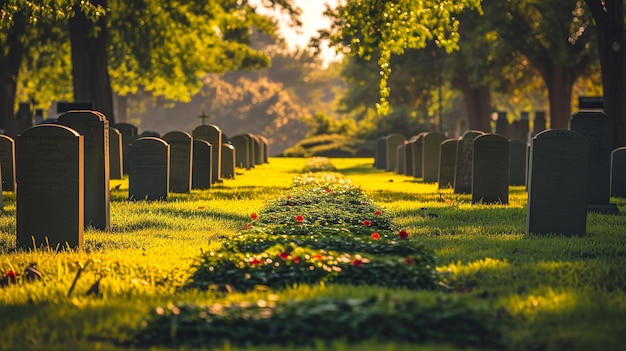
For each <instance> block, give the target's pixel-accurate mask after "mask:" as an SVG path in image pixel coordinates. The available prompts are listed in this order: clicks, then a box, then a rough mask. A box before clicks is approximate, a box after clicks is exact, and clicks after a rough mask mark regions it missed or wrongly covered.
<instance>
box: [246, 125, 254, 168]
mask: <svg viewBox="0 0 626 351" xmlns="http://www.w3.org/2000/svg"><path fill="white" fill-rule="evenodd" d="M244 137H246V138H248V139H249V142H248V144H249V145H248V146H249V147H250V148H249V155H248V157H249V158H248V164H249V165H250V168H254V167H255V164H256V160H255V159H256V148H257V147H256V143H255V142H254V135H253V134H250V133H246V134H244Z"/></svg>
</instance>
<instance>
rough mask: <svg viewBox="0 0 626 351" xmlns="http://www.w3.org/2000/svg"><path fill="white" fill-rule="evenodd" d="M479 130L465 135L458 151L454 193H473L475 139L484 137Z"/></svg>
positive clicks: (470, 131)
mask: <svg viewBox="0 0 626 351" xmlns="http://www.w3.org/2000/svg"><path fill="white" fill-rule="evenodd" d="M484 134H485V133H484V132H481V131H478V130H468V131H466V132H465V133H463V137H462V138H461V140H459V143H458V145H457V150H456V167H455V169H454V193H455V194H471V193H472V164H473V158H474V139H475V138H476V137H478V136H481V135H484Z"/></svg>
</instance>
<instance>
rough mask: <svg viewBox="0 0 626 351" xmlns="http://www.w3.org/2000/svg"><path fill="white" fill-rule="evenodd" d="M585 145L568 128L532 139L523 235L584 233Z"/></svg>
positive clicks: (585, 216) (586, 151) (555, 130)
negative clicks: (524, 233) (524, 232)
mask: <svg viewBox="0 0 626 351" xmlns="http://www.w3.org/2000/svg"><path fill="white" fill-rule="evenodd" d="M587 144H588V143H587V140H586V139H585V137H583V136H582V135H581V134H579V133H577V132H574V131H569V130H559V129H554V130H546V131H543V132H541V133H539V134H537V135H536V136H535V137H534V138H533V141H532V145H531V152H530V174H529V179H528V205H527V216H526V234H530V233H534V234H562V235H567V236H572V235H584V234H585V233H586V225H587V189H586V187H587V168H588V160H587V156H588V153H589V150H588V145H587Z"/></svg>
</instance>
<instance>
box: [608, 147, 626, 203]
mask: <svg viewBox="0 0 626 351" xmlns="http://www.w3.org/2000/svg"><path fill="white" fill-rule="evenodd" d="M611 196H616V197H626V147H620V148H617V149H615V150H613V151H612V152H611Z"/></svg>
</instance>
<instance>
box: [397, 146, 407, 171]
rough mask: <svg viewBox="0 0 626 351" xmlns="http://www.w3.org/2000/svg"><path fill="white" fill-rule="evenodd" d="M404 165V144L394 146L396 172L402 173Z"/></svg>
mask: <svg viewBox="0 0 626 351" xmlns="http://www.w3.org/2000/svg"><path fill="white" fill-rule="evenodd" d="M405 167H406V144H401V145H398V146H397V147H396V173H398V174H404V172H405Z"/></svg>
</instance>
